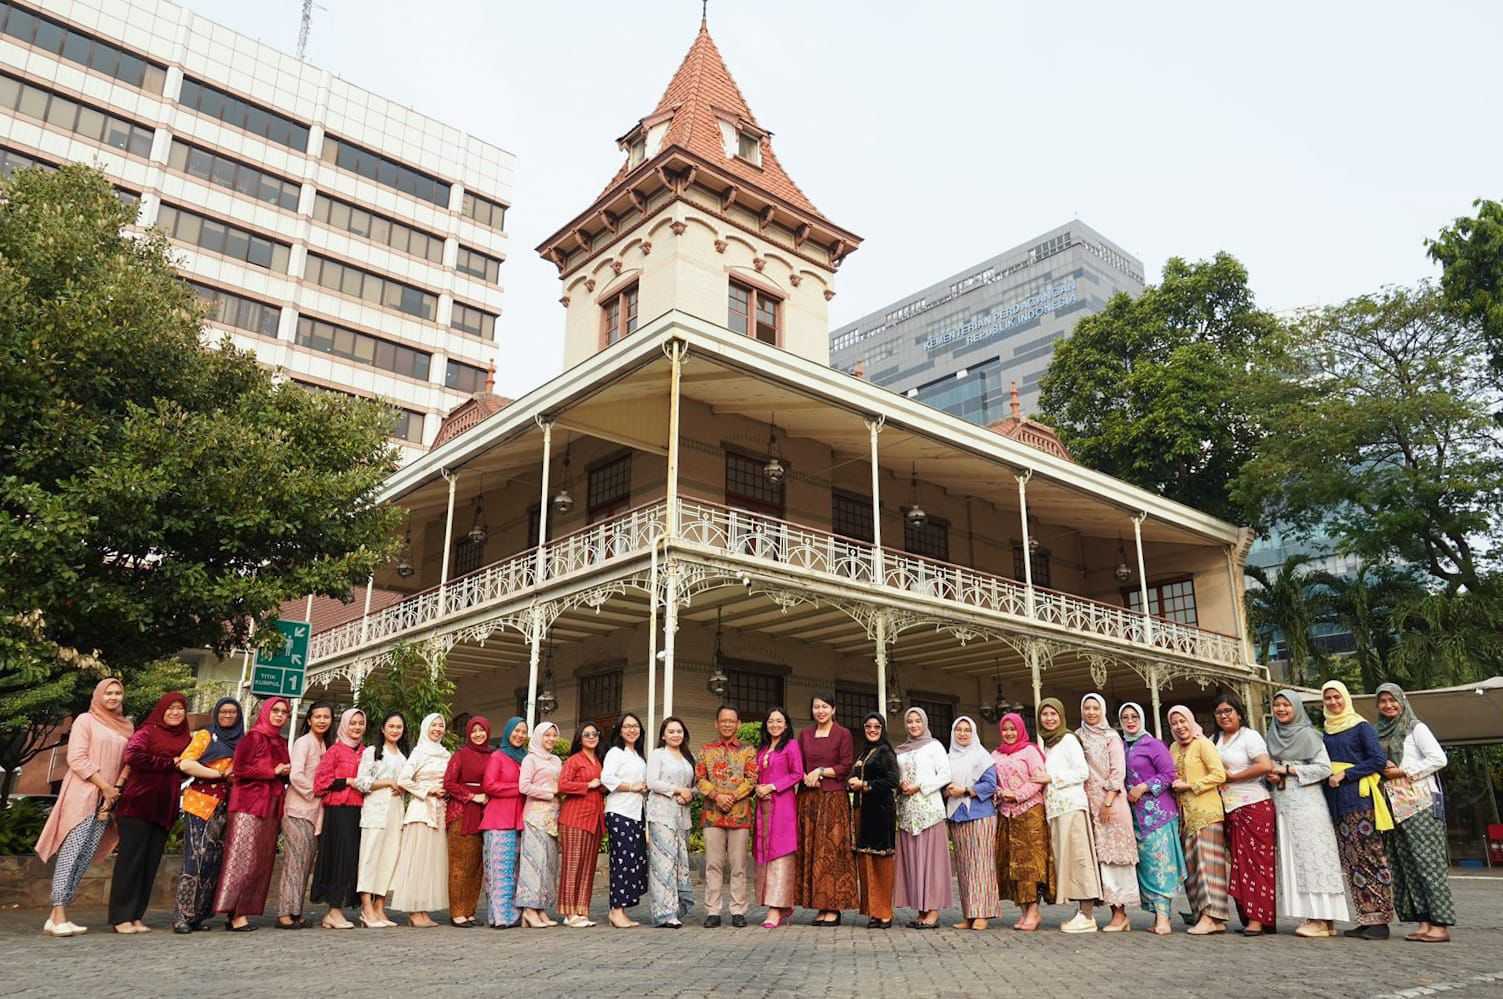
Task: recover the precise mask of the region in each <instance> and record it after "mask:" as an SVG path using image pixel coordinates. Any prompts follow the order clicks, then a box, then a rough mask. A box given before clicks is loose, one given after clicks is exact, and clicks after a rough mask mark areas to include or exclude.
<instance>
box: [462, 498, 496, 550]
mask: <svg viewBox="0 0 1503 999" xmlns="http://www.w3.org/2000/svg"><path fill="white" fill-rule="evenodd" d="M489 533H490V532H489V531H487V530H486V524H485V497H484V496H479V495H477V496H476V497H475V519H474V520H473V521H472V522H471V523H470V530H469V532H468V533H466V534H465V537H466V538H468V539H469V540H470V544H472V545H483V544H485V539H486V537H488V536H489Z"/></svg>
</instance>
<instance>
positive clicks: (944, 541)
mask: <svg viewBox="0 0 1503 999" xmlns="http://www.w3.org/2000/svg"><path fill="white" fill-rule="evenodd" d="M903 550H904V551H906V552H908V553H909V554H910V555H921V556H923V557H924V558H932V559H936V560H938V561H940V562H948V561H950V522H949V521H948V520H944V519H943V518H940V517H926V518H925V519H924V520H923V522H922V523H918V524H915V523H914V522H913V521H911V520H909V519H908V518H907V517H904V518H903Z"/></svg>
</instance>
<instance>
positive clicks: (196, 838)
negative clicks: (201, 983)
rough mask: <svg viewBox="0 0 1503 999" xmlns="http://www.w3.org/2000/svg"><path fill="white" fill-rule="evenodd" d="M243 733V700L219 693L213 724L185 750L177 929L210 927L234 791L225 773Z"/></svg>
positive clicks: (195, 735) (174, 922) (174, 923)
mask: <svg viewBox="0 0 1503 999" xmlns="http://www.w3.org/2000/svg"><path fill="white" fill-rule="evenodd" d="M244 734H245V720H244V717H243V715H242V714H241V711H240V702H239V701H237V700H235V699H234V698H233V697H224V698H220V700H219V703H218V704H215V705H214V710H213V712H211V713H210V715H209V726H208V727H207V728H201V729H199V730H198V731H197V732H194V733H193V738H192V739H190V740H189V741H188V748H187V749H185V750H183V755H182V765H181V766H182V771H183V773H185V774H187V775H188V776H189V777H191V778H192V781H191V782H190V783H189V784H188V786H187V787H185V788H183V802H182V806H183V873H182V875H181V876H180V877H179V878H178V881H177V911H176V912H175V913H173V918H172V932H174V933H192V932H193V931H194V930H202V929H206V928H207V927H205V926H204V925H203V924H204V920H206V919H208V918H209V917H210V916H212V915H213V914H214V887H215V884H216V883H217V882H218V881H219V863H220V860H221V858H222V857H223V853H224V827H225V808H226V807H227V804H228V800H229V796H230V786H229V782H228V781H226V780H225V775H226V774H228V773H229V771H230V765H231V764H232V763H233V762H234V758H235V747H236V746H237V745H239V744H240V738H241V736H243V735H244Z"/></svg>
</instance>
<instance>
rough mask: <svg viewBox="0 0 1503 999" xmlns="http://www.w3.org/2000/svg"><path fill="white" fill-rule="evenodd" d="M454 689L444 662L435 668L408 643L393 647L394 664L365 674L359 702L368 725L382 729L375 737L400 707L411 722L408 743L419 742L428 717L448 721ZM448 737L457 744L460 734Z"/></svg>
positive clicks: (370, 727)
mask: <svg viewBox="0 0 1503 999" xmlns="http://www.w3.org/2000/svg"><path fill="white" fill-rule="evenodd" d="M454 690H455V688H454V681H452V680H450V679H449V677H448V675H447V674H446V672H445V671H444V666H443V663H439V664H438V666H437V668H434V667H433V666H432V665H430V663H429V661H428V659H427V658H425V657H424V656H423V654H422V653H421V652H420V651H419V650H418V648H417V647H416V646H413V645H409V644H406V643H404V644H401V645H398V646H397V647H396V649H394V650H393V651H392V657H391V664H390V665H388V666H385V667H382V668H380V669H378V670H376V671H375V672H374V673H372V674H371V675H370V676H368V677H366V678H365V682H364V683H362V684H361V685H360V693H359V695H358V696H357V697H356V698H355V706H356V707H357V708H359V709H360V710H361V711H364V712H365V717H366V727H367V729H368V730H369V731H371V732H374V733H378V734H377V735H376V736H374V738H379V737H380V736H379V732H380V729H381V721H382V719H384V718H385V717H386V716H387V715H388V714H390V713H391V712H393V711H400V712H401V713H402V717H403V719H404V720H405V721H406V722H407V741H408V744H409V745H415V744H416V743H417V740H418V739H419V738H420V737H421V735H420V733H419V732H418V726H419V725H421V724H422V721H423V719H424V718H425V717H427V716H428V715H430V714H434V713H437V714H441V715H443V716H444V721H446V722H447V721H448V720H449V719H450V718H451V717H452V714H451V712H452V709H453V705H454ZM497 734H498V735H499V734H500V733H499V731H498V732H497ZM445 741H446V742H449V743H450V744H451V745H456V746H457V745H458V743H459V734H458V733H455V732H448V733H446V734H445Z"/></svg>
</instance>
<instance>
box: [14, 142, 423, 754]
mask: <svg viewBox="0 0 1503 999" xmlns="http://www.w3.org/2000/svg"><path fill="white" fill-rule="evenodd" d="M133 222H134V208H131V207H127V206H125V205H123V204H122V203H121V202H120V200H119V198H118V197H117V196H116V195H115V192H114V191H113V190H112V189H111V187H110V185H109V183H108V182H107V181H106V180H105V178H104V176H103V175H102V174H100V173H99V172H97V171H95V170H92V169H90V168H87V167H80V166H68V167H64V168H62V169H61V170H58V171H57V172H56V173H50V174H49V173H42V172H40V171H35V170H22V171H18V172H17V173H16V174H15V176H14V177H13V178H12V179H10V180H9V181H5V182H3V183H0V399H4V405H3V406H0V691H10V690H14V689H16V688H18V687H24V688H25V689H26V690H27V694H26V699H27V700H26V703H28V704H31V705H32V707H27V706H25V704H23V705H22V706H21V707H19V708H17V709H15V710H12V708H13V706H14V702H12V701H11V700H10V697H9V695H7V696H6V698H5V700H6V702H7V706H6V712H7V713H6V715H5V716H4V719H8V721H7V720H4V719H0V724H3V725H4V726H5V731H6V732H7V733H12V734H13V733H14V732H15V731H16V729H17V727H18V726H19V725H20V724H21V721H20V719H25V720H26V721H27V722H30V721H33V720H35V719H36V718H37V717H39V714H40V713H41V711H40V706H41V705H47V706H48V710H52V709H53V708H55V707H56V706H59V705H61V706H62V707H64V708H65V709H67V710H71V709H75V708H77V707H80V706H82V705H83V704H86V703H87V695H88V691H89V689H90V688H91V687H92V683H93V681H94V680H97V677H98V674H99V671H100V670H101V669H104V670H108V671H109V672H111V673H115V674H117V675H123V676H124V678H125V680H126V687H127V691H128V693H129V694H130V695H131V697H132V700H134V699H135V698H134V695H135V687H136V686H137V684H136V682H135V678H136V677H137V676H144V675H145V673H144V672H143V671H147V670H148V669H149V668H151V666H152V664H153V663H156V662H157V661H158V660H161V659H163V658H164V657H169V656H171V655H173V654H174V653H175V652H177V651H178V650H180V649H182V648H185V647H195V646H196V647H202V646H210V647H214V648H216V649H218V650H220V651H224V650H226V649H228V648H230V647H233V646H236V645H241V644H243V643H245V642H246V640H247V637H248V633H249V630H250V628H251V627H252V626H253V624H254V622H256V621H258V620H264V619H266V618H269V617H271V616H273V615H274V613H275V611H276V609H277V607H278V606H279V605H280V604H281V603H282V601H284V600H287V599H290V598H293V597H296V596H300V595H303V594H307V593H310V592H312V593H321V594H327V595H330V596H346V595H347V594H348V593H349V592H350V591H351V589H352V587H353V586H355V585H359V584H363V583H364V581H365V579H366V576H367V575H368V574H369V573H370V572H371V571H372V570H373V569H374V568H375V567H376V566H378V565H379V564H381V563H382V562H384V561H386V560H387V559H388V558H389V557H390V556H391V554H392V552H393V550H394V548H395V544H396V532H397V524H396V519H397V518H398V517H399V514H398V513H397V512H396V511H395V510H392V509H382V508H378V507H376V506H375V505H374V503H373V502H372V500H373V497H374V494H375V492H376V490H377V488H378V487H379V485H380V483H381V482H382V480H383V479H385V478H386V476H387V475H388V474H390V472H391V471H392V470H393V469H394V468H395V462H396V457H395V451H394V449H393V448H392V447H391V445H390V442H389V439H388V437H387V431H388V429H389V426H390V413H389V412H388V411H387V410H386V409H385V408H384V407H381V406H379V405H376V404H373V403H368V402H363V401H359V400H354V399H346V398H344V397H340V396H335V395H331V394H327V393H318V394H314V393H309V392H305V391H302V390H301V389H299V388H297V387H296V386H293V385H290V384H287V385H279V384H277V383H276V381H275V380H274V379H273V378H272V376H271V374H270V373H269V372H268V371H266V370H265V369H263V368H261V367H260V366H259V365H257V363H256V361H255V359H254V357H252V356H251V355H249V354H247V353H244V352H241V351H237V350H235V349H232V348H231V346H230V344H229V342H228V341H227V340H226V341H225V342H224V343H223V344H221V345H219V347H218V349H216V348H215V347H214V346H213V345H211V344H206V343H205V342H204V340H205V337H204V334H203V332H202V330H201V324H202V319H203V310H202V308H201V307H200V306H199V303H198V300H197V298H196V296H195V294H194V292H193V291H192V289H191V288H190V287H189V286H188V285H187V284H185V283H184V282H183V281H182V280H180V279H179V277H178V276H177V274H176V272H175V271H174V269H173V262H172V259H171V254H170V250H169V247H168V244H167V243H166V242H165V240H164V239H163V238H162V237H161V236H160V235H159V234H155V233H149V234H147V235H145V236H142V235H139V234H137V235H132V234H129V233H127V232H125V231H124V229H125V227H127V226H129V225H131V224H132V223H133ZM28 622H29V623H28ZM68 650H72V651H68ZM78 657H82V658H83V659H87V660H88V663H87V664H85V665H86V666H87V668H83V666H81V665H80V660H79V659H78Z"/></svg>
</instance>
